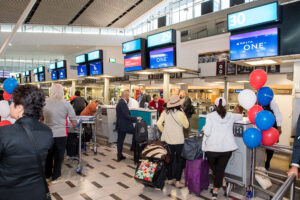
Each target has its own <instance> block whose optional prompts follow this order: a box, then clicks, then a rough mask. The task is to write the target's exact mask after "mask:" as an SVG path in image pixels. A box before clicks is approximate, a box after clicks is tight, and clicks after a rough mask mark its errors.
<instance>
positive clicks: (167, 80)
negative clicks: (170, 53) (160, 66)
mask: <svg viewBox="0 0 300 200" xmlns="http://www.w3.org/2000/svg"><path fill="white" fill-rule="evenodd" d="M163 90H164V100H165V101H168V100H169V98H170V74H169V73H164V85H163Z"/></svg>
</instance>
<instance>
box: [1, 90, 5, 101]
mask: <svg viewBox="0 0 300 200" xmlns="http://www.w3.org/2000/svg"><path fill="white" fill-rule="evenodd" d="M3 94H4V91H3V90H0V101H3V100H4V97H3Z"/></svg>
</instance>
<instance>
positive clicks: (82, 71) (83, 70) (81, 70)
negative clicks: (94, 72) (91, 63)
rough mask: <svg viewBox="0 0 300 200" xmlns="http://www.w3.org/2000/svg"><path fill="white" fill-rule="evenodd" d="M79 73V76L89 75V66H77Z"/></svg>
mask: <svg viewBox="0 0 300 200" xmlns="http://www.w3.org/2000/svg"><path fill="white" fill-rule="evenodd" d="M77 74H78V76H79V77H80V76H87V67H86V65H78V66H77Z"/></svg>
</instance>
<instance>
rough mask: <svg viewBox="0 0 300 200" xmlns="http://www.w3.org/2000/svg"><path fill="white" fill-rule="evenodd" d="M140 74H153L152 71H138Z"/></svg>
mask: <svg viewBox="0 0 300 200" xmlns="http://www.w3.org/2000/svg"><path fill="white" fill-rule="evenodd" d="M138 74H143V75H149V74H152V72H138Z"/></svg>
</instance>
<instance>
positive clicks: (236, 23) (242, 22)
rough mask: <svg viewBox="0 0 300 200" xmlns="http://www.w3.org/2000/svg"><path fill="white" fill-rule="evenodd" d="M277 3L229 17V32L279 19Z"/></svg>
mask: <svg viewBox="0 0 300 200" xmlns="http://www.w3.org/2000/svg"><path fill="white" fill-rule="evenodd" d="M277 7H278V4H277V2H274V3H270V4H266V5H263V6H259V7H255V8H250V9H248V10H243V11H240V12H236V13H232V14H229V15H228V19H227V20H228V30H234V29H239V28H243V27H248V26H252V25H256V24H262V23H266V22H271V21H275V20H277V19H278V14H277Z"/></svg>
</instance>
